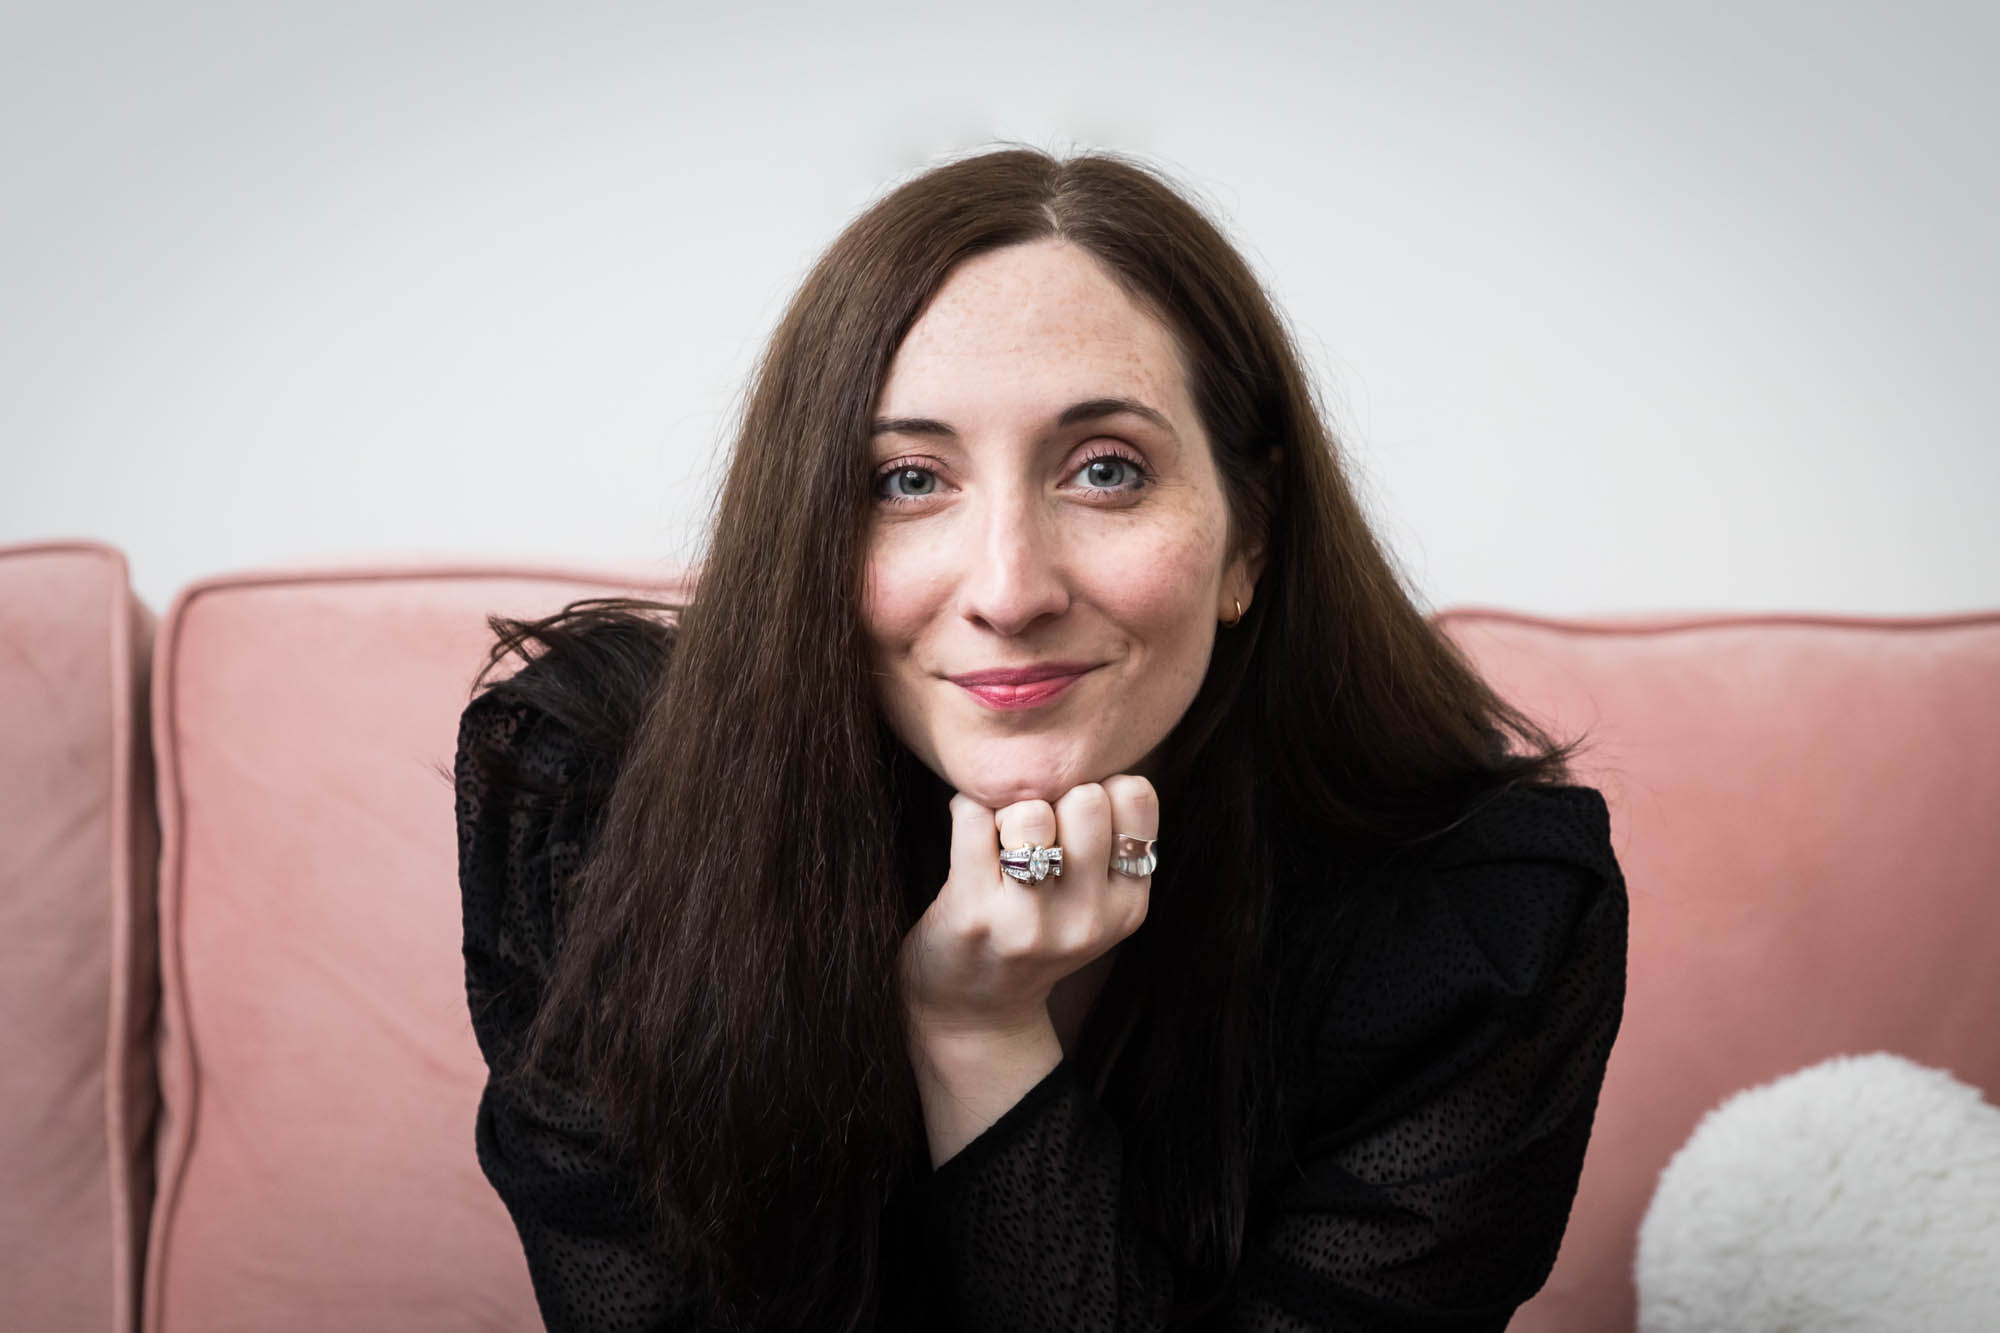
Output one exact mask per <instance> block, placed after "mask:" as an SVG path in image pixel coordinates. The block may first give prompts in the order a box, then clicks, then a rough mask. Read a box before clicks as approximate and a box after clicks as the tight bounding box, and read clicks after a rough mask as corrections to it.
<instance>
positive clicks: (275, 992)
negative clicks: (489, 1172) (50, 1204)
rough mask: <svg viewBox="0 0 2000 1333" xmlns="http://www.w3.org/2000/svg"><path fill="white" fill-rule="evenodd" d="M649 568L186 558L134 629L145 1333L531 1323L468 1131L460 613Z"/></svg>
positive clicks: (475, 637) (480, 619) (554, 599)
mask: <svg viewBox="0 0 2000 1333" xmlns="http://www.w3.org/2000/svg"><path fill="white" fill-rule="evenodd" d="M677 586H678V585H676V584H675V583H674V582H673V581H672V580H671V579H666V578H662V577H650V578H649V577H647V576H645V575H635V576H634V577H632V578H629V579H627V578H619V577H605V576H602V575H589V574H576V573H570V572H565V571H561V570H531V569H505V568H491V567H488V568H468V569H463V570H453V569H447V568H417V569H375V570H366V569H362V570H347V571H339V572H320V573H304V574H298V575H283V574H272V575H254V576H240V577H233V578H224V579H215V580H210V581H208V582H204V583H200V584H197V585H194V586H193V587H191V588H189V589H188V590H186V591H185V592H184V593H182V595H181V596H180V598H179V599H178V600H177V601H176V603H175V605H174V607H173V609H172V611H171V612H170V613H169V615H168V617H167V619H166V621H165V622H164V624H163V626H162V631H161V638H160V646H159V652H158V655H157V659H156V692H155V745H156V749H157V754H158V759H159V765H160V801H161V811H162V820H163V826H164V835H165V843H164V848H163V854H162V858H161V867H162V869H161V885H160V912H161V943H162V1019H163V1031H162V1043H161V1048H160V1074H161V1090H162V1097H163V1103H164V1116H163V1123H162V1128H161V1135H160V1140H159V1165H160V1184H159V1196H158V1201H157V1204H156V1206H155V1209H154V1212H153V1219H152V1231H151V1245H150V1251H149V1254H148V1265H147V1282H146V1302H145V1308H144V1323H143V1327H144V1329H145V1330H146V1333H229V1331H230V1330H246V1331H247V1330H253V1329H256V1330H263V1329H272V1328H282V1329H285V1330H287V1331H288V1333H311V1330H317V1329H325V1330H328V1331H329V1333H332V1331H333V1330H340V1331H341V1333H352V1330H355V1329H370V1330H394V1329H424V1330H452V1329H465V1330H471V1329H480V1330H495V1329H497V1330H506V1329H521V1330H530V1329H535V1328H538V1327H539V1321H538V1319H537V1317H536V1314H535V1303H534V1297H533V1294H532V1292H531V1290H530V1287H529V1282H528V1275H527V1269H526V1265H525V1263H524V1262H523V1260H522V1257H521V1251H520V1246H519V1243H518V1242H517V1241H516V1239H515V1237H514V1232H513V1227H512V1224H511V1223H510V1222H509V1220H508V1218H507V1215H506V1211H505V1209H504V1208H503V1207H502V1206H501V1204H500V1201H499V1199H498V1198H497V1196H495V1195H494V1193H493V1191H492V1190H491V1189H490V1188H489V1187H488V1186H487V1184H486V1182H485V1179H484V1178H483V1177H482V1176H481V1174H480V1171H479V1166H478V1163H477V1161H476V1159H475V1157H474V1154H473V1140H472V1128H473V1121H474V1112H475V1109H476V1106H477V1103H478V1098H479V1092H480V1088H481V1086H482V1084H483V1081H484V1075H485V1070H484V1067H483V1065H482V1064H481V1062H480V1057H479V1052H478V1048H477V1046H476V1045H475V1044H474V1042H473V1038H472V1031H471V1025H470V1022H469V1021H468V1019H467V1016H466V1007H465V988H464V963H463V959H462V957H461V954H460V944H461V927H460V917H459V901H458V893H457V888H456V884H457V876H456V865H455V843H454V839H453V835H452V824H453V820H452V807H453V794H452V788H451V783H450V776H449V774H450V767H451V762H452V754H453V746H454V741H455V737H456V725H457V718H458V712H459V710H460V709H461V708H462V707H463V706H464V704H465V703H466V701H467V699H468V697H469V692H468V691H469V687H470V685H471V683H472V678H473V676H474V674H475V671H476V668H477V667H478V666H479V664H480V663H481V660H482V658H483V656H484V652H485V648H486V645H487V643H488V642H489V640H490V635H489V634H488V632H487V629H486V626H485V623H484V622H485V617H486V615H487V614H488V613H489V612H497V613H501V614H513V615H524V614H526V615H542V614H547V613H549V612H551V611H554V610H555V609H557V608H558V607H559V606H560V605H561V604H563V603H564V602H566V601H568V600H570V599H572V598H576V597H584V596H598V595H605V594H608V593H614V592H624V591H636V592H639V593H641V594H650V595H656V596H657V595H663V594H664V595H669V596H670V595H672V594H673V593H674V591H675V590H676V588H677Z"/></svg>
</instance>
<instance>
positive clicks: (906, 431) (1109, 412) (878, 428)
mask: <svg viewBox="0 0 2000 1333" xmlns="http://www.w3.org/2000/svg"><path fill="white" fill-rule="evenodd" d="M1121 412H1130V413H1131V414H1132V415H1133V416H1136V417H1143V418H1145V419H1146V420H1147V421H1150V422H1152V423H1153V424H1154V425H1155V426H1158V427H1159V428H1160V429H1161V430H1163V431H1165V432H1166V433H1167V434H1168V435H1171V436H1173V437H1174V438H1175V439H1179V438H1180V436H1179V434H1178V433H1177V432H1176V431H1175V430H1174V427H1173V423H1172V422H1170V421H1168V420H1167V418H1166V416H1165V414H1163V413H1161V412H1159V411H1157V410H1155V409H1154V408H1151V407H1148V406H1147V405H1146V404H1144V403H1142V402H1140V401H1139V400H1138V399H1137V398H1086V399H1084V400H1083V401H1082V402H1080V403H1071V404H1070V405H1069V406H1068V407H1065V408H1064V409H1063V410H1062V415H1061V416H1058V417H1057V418H1056V426H1057V427H1058V428H1061V427H1064V426H1075V425H1079V424H1081V423H1083V422H1086V421H1101V420H1103V419H1104V418H1105V417H1115V416H1117V415H1118V414H1119V413H1121ZM869 434H870V435H937V436H944V437H947V438H956V437H957V435H958V432H957V431H955V430H953V429H952V428H951V426H950V425H949V424H948V423H946V422H943V421H939V420H938V419H937V418H935V417H877V418H876V419H875V424H874V425H873V426H872V427H870V429H869Z"/></svg>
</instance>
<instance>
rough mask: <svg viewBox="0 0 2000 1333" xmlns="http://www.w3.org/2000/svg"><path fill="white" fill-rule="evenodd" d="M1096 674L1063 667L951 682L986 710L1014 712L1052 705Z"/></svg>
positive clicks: (981, 674) (983, 673)
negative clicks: (1090, 675)
mask: <svg viewBox="0 0 2000 1333" xmlns="http://www.w3.org/2000/svg"><path fill="white" fill-rule="evenodd" d="M1094 670H1096V668H1095V667H1088V666H1071V665H1069V664H1068V663H1064V664H1062V665H1060V666H1055V667H1036V668H1030V669H1027V670H1022V671H975V672H972V673H970V674H968V675H963V676H953V677H951V678H950V679H951V683H952V684H954V685H956V686H958V687H959V688H960V689H962V690H964V691H965V692H966V693H967V694H969V695H971V696H972V697H973V698H975V699H977V700H978V701H979V702H980V703H982V704H984V705H985V706H986V707H988V708H991V709H995V710H996V711H999V712H1014V711H1017V710H1020V709H1026V708H1037V707H1040V706H1041V705H1042V704H1046V703H1049V702H1052V701H1053V700H1055V699H1056V698H1058V697H1059V696H1061V695H1062V694H1063V693H1064V692H1065V691H1067V690H1068V689H1069V687H1070V686H1072V685H1074V684H1076V682H1077V681H1079V680H1081V679H1083V677H1084V676H1086V675H1088V674H1089V673H1090V672H1092V671H1094Z"/></svg>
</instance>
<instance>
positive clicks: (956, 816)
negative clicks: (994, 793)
mask: <svg viewBox="0 0 2000 1333" xmlns="http://www.w3.org/2000/svg"><path fill="white" fill-rule="evenodd" d="M1159 825H1160V810H1159V798H1158V796H1157V795H1155V793H1154V791H1153V785H1152V783H1150V782H1148V781H1146V779H1144V778H1142V777H1135V776H1132V775H1130V774H1119V775H1117V776H1115V777H1110V778H1106V779H1105V780H1104V781H1103V782H1102V783H1096V782H1090V783H1085V784H1083V785H1081V786H1078V787H1072V788H1070V790H1069V791H1068V792H1066V793H1065V794H1064V795H1063V796H1062V797H1061V799H1059V800H1057V801H1056V803H1055V804H1054V805H1053V806H1051V805H1050V804H1049V803H1048V802H1047V801H1021V802H1017V803H1016V804H1014V805H1010V806H1006V807H1004V808H1003V809H1001V810H999V811H998V812H997V813H996V812H995V811H992V810H989V809H987V808H986V807H985V806H982V805H980V804H979V803H978V802H976V801H974V800H973V799H972V798H971V797H968V796H964V795H958V796H954V797H952V801H951V869H950V872H949V874H948V875H947V877H946V879H945V884H944V888H943V889H941V890H940V891H939V892H938V895H937V897H936V899H935V900H933V901H932V903H931V905H930V907H929V908H928V910H926V911H925V912H924V915H923V917H922V918H921V919H920V920H919V921H918V922H917V924H916V925H915V926H914V927H912V928H911V930H910V933H909V935H908V936H907V937H906V938H905V939H904V941H903V970H904V985H905V991H904V993H905V996H906V1000H907V1005H908V1011H909V1015H910V1022H911V1031H912V1039H913V1040H914V1041H917V1042H919V1043H920V1044H921V1043H923V1042H925V1041H929V1040H933V1039H937V1040H948V1039H954V1038H961V1037H967V1036H970V1037H974V1038H978V1037H1010V1036H1012V1037H1019V1036H1022V1035H1023V1034H1027V1033H1030V1032H1038V1031H1039V1030H1041V1029H1042V1028H1044V1027H1046V1025H1047V1023H1048V998H1049V992H1050V991H1051V990H1052V989H1053V988H1054V986H1055V984H1056V983H1057V982H1058V981H1061V980H1062V979H1063V978H1064V977H1066V976H1068V975H1070V974H1071V973H1073V972H1075V971H1077V970H1079V969H1080V968H1082V967H1084V966H1085V965H1087V964H1088V963H1089V962H1091V960H1093V959H1095V958H1097V957H1099V956H1100V955H1102V954H1103V953H1104V952H1105V951H1106V950H1108V949H1110V948H1111V947H1112V946H1113V945H1115V944H1117V943H1118V942H1119V941H1120V940H1122V939H1124V938H1125V937H1126V936H1128V935H1130V934H1131V933H1132V932H1133V931H1135V930H1137V929H1138V928H1139V924H1140V923H1141V922H1142V921H1144V920H1145V919H1146V906H1147V900H1148V897H1149V893H1150V889H1151V883H1152V881H1151V880H1150V878H1147V879H1140V878H1135V877H1133V876H1130V875H1123V874H1115V873H1113V872H1112V870H1111V868H1110V865H1111V835H1112V833H1113V831H1114V830H1115V831H1116V832H1119V833H1129V834H1132V835H1134V836H1136V837H1141V838H1152V837H1155V836H1157V835H1158V831H1159ZM1030 844H1040V845H1041V846H1044V847H1049V846H1060V847H1061V848H1062V849H1063V873H1062V874H1061V875H1060V876H1054V875H1051V876H1050V877H1049V878H1047V879H1045V880H1043V881H1042V882H1041V883H1040V884H1023V883H1020V882H1019V881H1017V880H1014V879H1011V878H1009V877H1008V876H1007V875H1006V874H1005V873H1004V872H1003V871H1002V870H1001V869H1000V849H1001V848H1002V847H1020V846H1027V845H1030Z"/></svg>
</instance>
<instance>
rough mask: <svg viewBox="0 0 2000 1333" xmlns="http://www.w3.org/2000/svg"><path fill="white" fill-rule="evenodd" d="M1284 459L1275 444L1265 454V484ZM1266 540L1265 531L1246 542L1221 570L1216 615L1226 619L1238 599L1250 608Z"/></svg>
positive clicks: (1273, 475) (1282, 451) (1262, 570)
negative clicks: (1220, 588)
mask: <svg viewBox="0 0 2000 1333" xmlns="http://www.w3.org/2000/svg"><path fill="white" fill-rule="evenodd" d="M1284 461H1285V451H1284V450H1283V449H1280V448H1279V447H1278V446H1276V445H1272V446H1271V451H1270V453H1269V454H1267V455H1266V456H1265V462H1264V466H1265V482H1264V484H1265V485H1269V484H1271V483H1270V479H1271V478H1274V477H1276V476H1277V475H1278V472H1279V469H1280V468H1281V467H1282V466H1283V464H1284ZM1264 555H1265V541H1264V534H1263V533H1261V532H1260V533H1258V534H1257V535H1256V538H1255V539H1254V540H1252V541H1249V542H1246V543H1245V544H1244V546H1243V548H1242V549H1241V550H1239V551H1238V552H1237V553H1236V554H1235V555H1234V556H1232V557H1231V558H1230V561H1229V566H1228V568H1227V569H1225V570H1223V573H1222V599H1221V600H1222V605H1221V607H1220V608H1219V610H1218V611H1217V617H1218V618H1219V619H1222V620H1228V619H1230V618H1231V617H1232V616H1234V615H1235V614H1236V606H1235V603H1236V602H1237V601H1241V602H1242V604H1243V609H1244V610H1245V611H1248V610H1249V609H1250V599H1251V598H1252V597H1253V596H1254V595H1255V593H1256V591H1257V580H1259V579H1260V578H1262V577H1263V576H1264Z"/></svg>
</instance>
